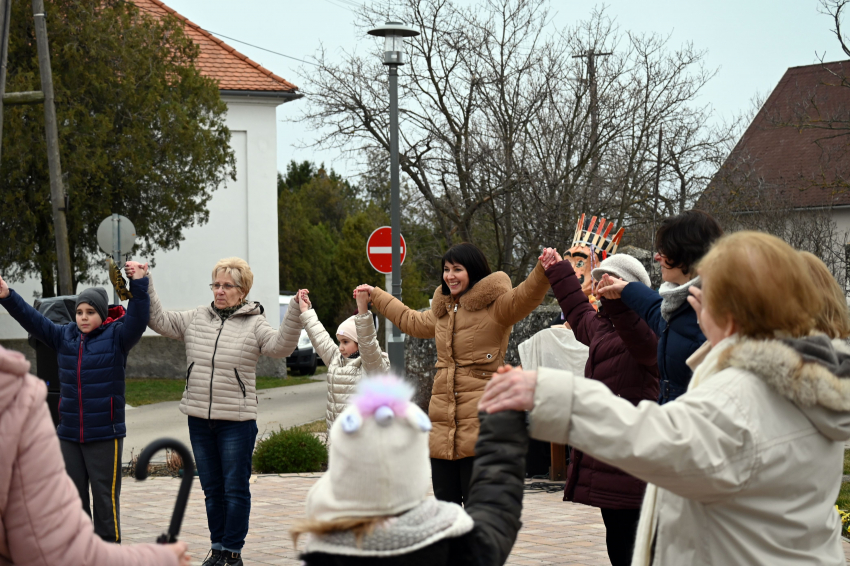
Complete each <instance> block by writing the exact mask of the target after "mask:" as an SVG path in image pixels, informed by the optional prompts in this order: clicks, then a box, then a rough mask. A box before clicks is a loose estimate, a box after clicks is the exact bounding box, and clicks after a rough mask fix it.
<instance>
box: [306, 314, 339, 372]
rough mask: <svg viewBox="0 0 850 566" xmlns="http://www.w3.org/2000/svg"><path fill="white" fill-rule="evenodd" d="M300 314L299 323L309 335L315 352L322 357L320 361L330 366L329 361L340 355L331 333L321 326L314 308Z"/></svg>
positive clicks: (331, 361)
mask: <svg viewBox="0 0 850 566" xmlns="http://www.w3.org/2000/svg"><path fill="white" fill-rule="evenodd" d="M300 316H301V323H302V324H303V325H304V329H305V330H306V331H307V336H309V337H310V342H312V343H313V348H315V349H316V353H317V354H319V357H320V358H322V361H323V362H325V365H326V366H327V367H331V363H333V362H334V360H336V359H337V358H338V357H339V356H340V355H341V354H340V353H339V347H338V346H337V345H336V342H334V341H333V338H331V335H330V334H328V331H327V330H325V327H324V326H322V323H321V322H320V321H319V317H318V315H316V311H315V310H313V309H310V310H308V311H306V312H302V313H301V315H300Z"/></svg>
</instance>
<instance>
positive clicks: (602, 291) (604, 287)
mask: <svg viewBox="0 0 850 566" xmlns="http://www.w3.org/2000/svg"><path fill="white" fill-rule="evenodd" d="M626 285H628V282H627V281H623V280H622V279H615V278H613V277H611V276H610V275H608V274H607V273H606V274H605V275H603V276H602V281H600V282H599V286H598V287H597V288H596V294H597V295H598V296H600V297H605V298H606V299H609V300H614V299H619V298H620V297H622V296H623V289H625V288H626Z"/></svg>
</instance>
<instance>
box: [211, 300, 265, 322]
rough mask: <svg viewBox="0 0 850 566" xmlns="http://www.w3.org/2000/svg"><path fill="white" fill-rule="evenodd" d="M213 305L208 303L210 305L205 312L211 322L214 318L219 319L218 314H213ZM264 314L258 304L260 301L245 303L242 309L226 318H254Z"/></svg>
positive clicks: (263, 308)
mask: <svg viewBox="0 0 850 566" xmlns="http://www.w3.org/2000/svg"><path fill="white" fill-rule="evenodd" d="M214 305H215V303H214V302H210V304H209V305H208V306H207V312H208V313H209V314H210V317H211V319H213V320H215V319H216V318H220V317H219V316H218V313H217V312H215V306H214ZM264 312H266V309H265V307H263V305H261V304H260V301H248V302H247V303H245V304H244V305H242V308H240V309H239V310H237V311H236V312H234V313H233V314H232V315H230V317H228V318H232V317H234V316H255V315H260V314H263V313H264Z"/></svg>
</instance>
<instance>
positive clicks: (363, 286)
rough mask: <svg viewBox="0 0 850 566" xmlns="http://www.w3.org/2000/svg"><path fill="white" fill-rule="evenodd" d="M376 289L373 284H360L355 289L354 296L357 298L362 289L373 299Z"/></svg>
mask: <svg viewBox="0 0 850 566" xmlns="http://www.w3.org/2000/svg"><path fill="white" fill-rule="evenodd" d="M374 290H375V288H374V287H372V286H371V285H358V286H357V288H356V289H354V293H353V297H354V299H355V300H357V294H358V293H359V292H360V291H366V293H368V295H367V298H368V299H369V300H370V301H371V300H372V292H373V291H374ZM367 303H368V301H367Z"/></svg>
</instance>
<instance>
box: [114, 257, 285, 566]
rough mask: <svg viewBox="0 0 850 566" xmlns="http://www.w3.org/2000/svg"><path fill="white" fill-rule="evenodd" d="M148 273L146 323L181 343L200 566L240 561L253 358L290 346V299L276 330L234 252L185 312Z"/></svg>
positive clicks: (247, 504)
mask: <svg viewBox="0 0 850 566" xmlns="http://www.w3.org/2000/svg"><path fill="white" fill-rule="evenodd" d="M137 269H142V270H145V271H147V264H145V265H142V264H139V263H136V262H128V263H127V265H126V270H127V274H128V275H130V276H132V274H133V272H134V271H135V270H137ZM148 277H149V278H150V279H149V280H150V283H149V287H148V292H149V294H150V299H151V311H150V312H151V315H150V321H149V323H148V326H150V328H151V329H152V330H153V331H155V332H156V333H158V334H161V335H162V336H166V337H168V338H174V339H175V340H180V341H182V342H185V343H186V389H185V391H184V392H183V399H182V400H181V401H180V410H181V411H182V412H183V413H184V414H186V415H187V416H188V420H189V438H190V440H191V441H192V452H193V453H194V455H195V461H196V463H197V465H198V476H199V478H200V480H201V487H203V488H204V496H205V498H206V507H207V524H208V526H209V529H210V541H211V549H210V552H209V554H208V557H207V560H205V561H204V563H203V566H216V565H219V566H223V565H225V564H227V565H231V566H241V565H242V559H241V553H242V547H243V546H244V544H245V535H246V534H247V533H248V516H249V515H250V512H251V492H250V486H249V483H248V480H249V479H250V478H251V456H252V454H253V452H254V443H255V442H256V439H257V393H256V387H255V385H256V377H257V373H256V371H257V361H258V360H259V358H260V355H261V354H262V355H264V356H269V357H272V358H285V357H287V356H288V355H290V354H291V353H292V351H293V350H295V347H296V345H297V344H298V337H299V336H300V334H301V325H300V323H299V322H298V311H299V308H298V305H297V300H296V299H295V298H293V299H292V302H291V303H290V305H289V309H287V311H286V318H285V319H284V321H283V323H282V324H281V325H280V329H279V330H275V329H273V328H272V327H271V325H270V324H269V322H268V320H266V317H265V315H264V311H263V306H262V305H261V304H260V303H258V302H256V301H247V300H246V299H245V297H246V296H247V295H248V293H249V292H250V291H251V287H252V285H253V284H254V274H253V273H252V272H251V268H250V267H249V266H248V264H247V263H246V262H245V261H244V260H242V259H239V258H236V257H231V258H227V259H223V260H221V261H219V262H218V263H217V264H216V265H215V267H214V268H213V271H212V283H210V289H211V290H212V291H213V301H212V302H211V303H210V304H207V305H202V306H200V307H198V308H196V309H192V310H188V311H167V310H164V309H163V308H162V304H161V303H160V302H159V296H158V295H157V293H156V291H155V290H154V285H153V278H152V277H150V274H148ZM296 297H297V295H296ZM275 310H276V309H275Z"/></svg>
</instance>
